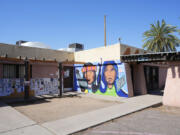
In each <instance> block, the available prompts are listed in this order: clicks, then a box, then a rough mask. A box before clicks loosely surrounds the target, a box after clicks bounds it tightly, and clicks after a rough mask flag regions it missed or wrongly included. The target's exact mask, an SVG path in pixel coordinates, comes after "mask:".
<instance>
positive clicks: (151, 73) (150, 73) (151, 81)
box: [144, 66, 159, 93]
mask: <svg viewBox="0 0 180 135" xmlns="http://www.w3.org/2000/svg"><path fill="white" fill-rule="evenodd" d="M144 74H145V80H146V88H147V93H153V92H156V91H159V68H158V67H156V66H144Z"/></svg>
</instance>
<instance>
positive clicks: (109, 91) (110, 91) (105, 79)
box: [99, 61, 128, 97]
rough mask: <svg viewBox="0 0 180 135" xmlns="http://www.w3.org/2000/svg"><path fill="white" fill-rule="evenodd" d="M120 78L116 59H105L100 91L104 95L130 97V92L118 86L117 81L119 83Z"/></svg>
mask: <svg viewBox="0 0 180 135" xmlns="http://www.w3.org/2000/svg"><path fill="white" fill-rule="evenodd" d="M119 80H120V79H119V76H118V66H117V64H116V63H115V62H114V61H105V62H104V63H103V68H102V77H101V85H100V90H99V92H101V93H103V94H104V95H110V96H121V97H128V94H126V93H125V92H124V91H122V89H120V88H118V84H117V83H119Z"/></svg>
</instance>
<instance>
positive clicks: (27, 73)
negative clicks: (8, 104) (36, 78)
mask: <svg viewBox="0 0 180 135" xmlns="http://www.w3.org/2000/svg"><path fill="white" fill-rule="evenodd" d="M29 73H30V68H29V61H28V60H25V81H26V82H27V81H29V75H30V74H29ZM28 99H29V85H28V84H27V83H25V91H24V100H28Z"/></svg>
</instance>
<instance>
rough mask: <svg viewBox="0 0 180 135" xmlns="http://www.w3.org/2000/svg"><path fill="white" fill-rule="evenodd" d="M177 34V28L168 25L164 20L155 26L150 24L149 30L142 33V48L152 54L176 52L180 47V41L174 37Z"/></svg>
mask: <svg viewBox="0 0 180 135" xmlns="http://www.w3.org/2000/svg"><path fill="white" fill-rule="evenodd" d="M175 32H178V29H177V27H175V26H172V25H168V24H166V22H165V21H164V20H162V22H161V24H160V22H159V20H158V21H157V23H156V24H151V28H150V30H148V31H145V32H144V33H143V37H144V39H143V41H144V42H145V43H144V45H143V48H147V50H149V51H154V52H168V51H176V47H178V46H179V45H180V40H179V39H178V38H177V37H176V36H175V35H174V33H175Z"/></svg>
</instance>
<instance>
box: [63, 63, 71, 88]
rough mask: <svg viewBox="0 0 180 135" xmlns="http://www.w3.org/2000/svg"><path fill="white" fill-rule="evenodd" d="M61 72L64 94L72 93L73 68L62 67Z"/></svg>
mask: <svg viewBox="0 0 180 135" xmlns="http://www.w3.org/2000/svg"><path fill="white" fill-rule="evenodd" d="M63 71H64V76H63V80H64V81H63V85H64V92H69V91H73V66H64V67H63Z"/></svg>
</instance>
